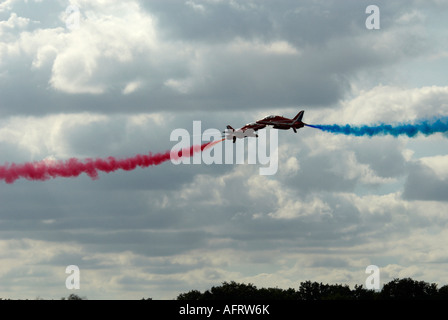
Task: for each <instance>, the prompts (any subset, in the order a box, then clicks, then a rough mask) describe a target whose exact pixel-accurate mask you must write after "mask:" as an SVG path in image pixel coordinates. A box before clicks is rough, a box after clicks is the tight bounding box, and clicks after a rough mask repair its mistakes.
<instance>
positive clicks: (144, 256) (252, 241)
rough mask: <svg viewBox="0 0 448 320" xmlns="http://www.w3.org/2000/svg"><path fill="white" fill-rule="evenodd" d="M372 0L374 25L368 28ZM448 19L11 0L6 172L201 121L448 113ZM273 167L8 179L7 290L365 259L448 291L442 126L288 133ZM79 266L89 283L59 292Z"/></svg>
mask: <svg viewBox="0 0 448 320" xmlns="http://www.w3.org/2000/svg"><path fill="white" fill-rule="evenodd" d="M370 4H376V5H377V6H378V8H379V9H380V21H379V22H380V29H373V30H370V29H367V28H366V19H367V18H368V17H369V14H366V7H367V6H368V5H370ZM447 11H448V5H447V3H446V2H445V1H441V0H432V1H422V0H413V1H404V0H403V1H393V2H391V1H385V0H378V1H359V0H356V1H355V0H353V1H336V0H335V1H328V0H325V1H324V0H322V1H319V0H314V1H311V0H309V1H308V0H307V1H296V0H279V1H262V0H257V1H255V0H244V1H243V0H241V1H239V0H229V1H225V0H187V1H185V0H169V1H162V0H151V1H136V0H131V1H116V0H101V1H99V0H98V1H84V0H79V1H68V0H67V1H65V0H58V1H44V0H28V1H25V0H6V1H5V0H3V1H2V2H0V164H1V165H3V164H5V163H13V162H15V163H24V162H29V161H38V160H42V159H68V158H71V157H78V158H80V159H83V158H88V157H93V158H96V157H107V156H116V157H129V156H133V155H135V154H139V153H147V152H149V151H151V152H163V151H166V150H170V149H171V148H172V147H173V146H174V145H175V144H176V141H171V140H170V134H171V133H172V132H173V130H175V129H177V128H184V129H186V130H188V131H189V132H192V127H193V121H201V126H202V130H205V129H208V128H216V129H219V130H223V129H224V128H225V126H226V125H227V124H231V125H232V126H234V127H239V126H242V125H244V124H245V123H248V122H251V121H254V120H256V119H257V118H260V117H262V116H265V115H267V114H281V115H285V116H288V117H292V116H294V115H295V114H297V112H298V111H300V110H305V116H304V121H305V122H308V123H312V124H332V123H338V124H346V123H350V124H374V123H378V122H387V123H396V122H407V121H415V120H417V119H425V118H434V117H442V116H448V80H447V78H446V74H448V45H447V43H448V41H447V40H448V39H447V38H448V37H447V35H448V30H447V29H448V26H447V24H446V16H447V14H448V12H447ZM77 15H78V17H79V19H78V20H77V19H76V16H77ZM204 142H205V140H204ZM226 150H227V149H226ZM224 151H225V150H224ZM261 166H262V165H261V164H212V165H206V164H204V163H202V164H191V165H188V164H180V165H174V164H173V163H171V162H166V163H164V164H162V165H160V166H157V167H151V168H145V169H142V168H138V169H136V170H134V171H130V172H123V171H117V172H114V173H110V174H105V173H101V174H100V178H99V179H98V180H94V181H93V180H91V179H90V178H89V177H87V176H86V175H81V176H80V177H78V178H74V179H66V178H57V179H52V180H48V181H43V182H42V181H28V180H25V179H22V180H18V181H16V182H15V183H14V184H6V183H5V182H4V181H0V259H1V260H0V262H1V263H0V297H3V298H22V299H23V298H28V299H34V298H36V297H41V298H45V299H58V298H60V297H63V296H65V297H66V296H68V295H69V294H71V293H76V294H77V295H80V296H84V297H87V298H89V299H140V298H142V297H152V298H154V299H173V298H175V297H176V296H177V295H178V294H179V293H182V292H187V291H189V290H192V289H198V290H205V289H208V288H210V287H211V286H213V285H219V284H221V283H222V282H223V281H232V280H233V281H238V282H245V283H253V284H255V285H257V286H259V287H281V288H289V287H293V288H296V289H297V288H298V286H299V285H300V282H301V281H306V280H311V281H319V282H320V281H322V282H326V283H344V284H349V285H350V286H353V285H354V284H364V283H365V280H366V278H367V276H368V275H367V274H366V273H365V270H366V267H367V266H368V265H371V264H374V265H377V266H378V267H379V268H380V279H381V283H382V284H384V283H386V282H388V281H390V280H391V279H393V278H396V277H400V278H401V277H412V278H414V279H417V280H424V281H428V282H436V283H438V284H439V285H440V286H441V285H444V284H448V253H447V251H446V248H445V247H446V243H447V242H448V231H447V228H446V226H447V225H448V202H447V201H448V139H447V136H446V135H445V136H444V135H442V134H436V135H433V136H429V137H426V136H418V137H416V138H412V139H410V138H407V137H400V138H393V137H387V136H379V137H374V138H367V137H350V136H343V135H333V134H331V133H326V132H321V131H319V130H316V129H312V128H303V129H300V130H299V132H298V134H294V133H293V132H292V131H280V132H278V171H277V173H276V174H274V175H270V176H269V175H260V174H259V169H260V167H261ZM69 265H77V266H78V267H79V269H80V272H81V278H80V285H81V288H80V289H79V290H76V291H71V290H68V289H67V288H66V286H65V281H66V278H67V277H68V274H66V273H65V270H66V267H67V266H69Z"/></svg>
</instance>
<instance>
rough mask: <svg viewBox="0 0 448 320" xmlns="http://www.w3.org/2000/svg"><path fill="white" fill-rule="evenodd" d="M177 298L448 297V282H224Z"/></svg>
mask: <svg viewBox="0 0 448 320" xmlns="http://www.w3.org/2000/svg"><path fill="white" fill-rule="evenodd" d="M176 299H177V300H229V299H236V300H444V299H448V285H444V286H442V287H440V288H438V286H437V284H436V283H428V282H425V281H417V280H413V279H411V278H403V279H399V278H395V279H393V280H392V281H390V282H388V283H386V284H385V285H384V286H383V287H382V289H381V290H371V289H367V288H365V287H363V285H355V287H354V288H353V289H350V287H349V286H348V285H343V284H323V283H322V282H320V283H319V282H311V281H305V282H301V283H300V286H299V288H298V289H297V290H296V289H293V288H289V289H280V288H257V287H256V286H255V285H253V284H250V283H249V284H244V283H237V282H234V281H231V282H223V283H222V284H221V285H220V286H214V287H212V288H210V289H208V290H205V291H204V292H200V291H198V290H191V291H189V292H186V293H181V294H179V295H178V296H177V298H176Z"/></svg>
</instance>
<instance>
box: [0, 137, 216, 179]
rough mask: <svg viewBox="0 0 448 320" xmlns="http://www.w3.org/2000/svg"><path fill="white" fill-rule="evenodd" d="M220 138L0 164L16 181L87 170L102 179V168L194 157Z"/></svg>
mask: <svg viewBox="0 0 448 320" xmlns="http://www.w3.org/2000/svg"><path fill="white" fill-rule="evenodd" d="M221 141H222V140H220V141H212V142H207V143H204V144H203V145H200V146H191V147H189V148H184V149H182V150H179V151H166V152H164V153H157V154H152V153H149V154H147V155H142V154H138V155H136V156H134V157H131V158H125V159H116V158H114V157H108V158H106V159H85V160H78V159H76V158H71V159H69V160H66V161H63V160H42V161H36V162H27V163H23V164H15V163H12V164H10V165H9V164H5V165H3V166H0V180H5V182H6V183H14V181H16V180H17V179H20V178H25V179H28V180H40V181H44V180H48V179H50V178H56V177H64V178H72V177H77V176H79V175H80V174H81V173H86V174H87V175H88V176H89V177H90V178H92V179H93V180H95V179H98V171H103V172H106V173H109V172H113V171H116V170H119V169H121V170H126V171H130V170H134V169H135V168H137V167H142V168H146V167H149V166H157V165H159V164H161V163H163V162H166V161H168V160H170V159H173V160H178V159H180V158H182V157H191V156H193V154H195V153H197V152H200V151H203V150H204V149H205V148H207V147H211V146H212V145H215V144H216V143H218V142H221Z"/></svg>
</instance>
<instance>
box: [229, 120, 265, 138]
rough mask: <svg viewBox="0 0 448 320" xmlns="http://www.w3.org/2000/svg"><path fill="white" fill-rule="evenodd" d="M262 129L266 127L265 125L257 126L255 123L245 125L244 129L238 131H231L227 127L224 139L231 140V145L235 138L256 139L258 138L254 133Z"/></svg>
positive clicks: (231, 129)
mask: <svg viewBox="0 0 448 320" xmlns="http://www.w3.org/2000/svg"><path fill="white" fill-rule="evenodd" d="M264 127H266V125H265V124H258V123H255V122H251V123H248V124H246V125H245V126H244V127H241V128H239V129H236V130H235V129H233V128H232V127H231V126H227V129H226V131H224V132H225V133H226V139H227V140H232V139H233V143H235V141H236V138H239V139H242V138H245V137H256V138H258V134H256V133H255V131H257V130H260V129H263V128H264Z"/></svg>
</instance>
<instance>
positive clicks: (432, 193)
mask: <svg viewBox="0 0 448 320" xmlns="http://www.w3.org/2000/svg"><path fill="white" fill-rule="evenodd" d="M408 171H409V174H408V177H407V179H406V182H405V185H404V191H403V198H404V199H407V200H428V201H448V197H447V195H448V180H447V179H444V178H440V177H438V176H437V175H436V174H435V173H434V172H433V171H432V170H431V169H430V168H428V167H426V166H424V165H423V164H419V163H413V164H410V165H409V169H408Z"/></svg>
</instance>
